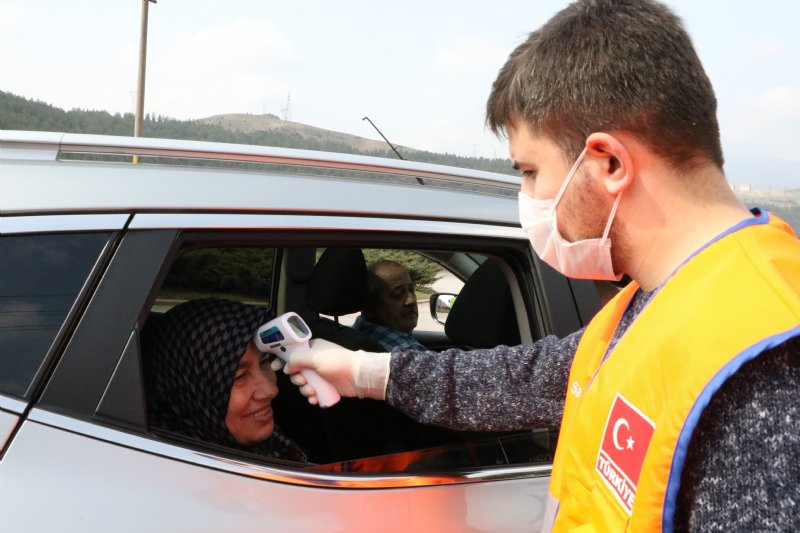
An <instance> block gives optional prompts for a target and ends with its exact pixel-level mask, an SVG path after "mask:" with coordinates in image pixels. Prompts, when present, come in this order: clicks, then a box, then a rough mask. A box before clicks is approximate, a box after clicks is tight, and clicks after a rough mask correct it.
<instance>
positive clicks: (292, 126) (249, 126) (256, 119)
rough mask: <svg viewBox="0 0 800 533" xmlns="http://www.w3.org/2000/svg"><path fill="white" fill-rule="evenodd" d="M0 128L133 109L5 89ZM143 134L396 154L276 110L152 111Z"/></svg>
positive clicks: (117, 123) (112, 120) (104, 130)
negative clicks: (62, 102) (85, 105)
mask: <svg viewBox="0 0 800 533" xmlns="http://www.w3.org/2000/svg"><path fill="white" fill-rule="evenodd" d="M0 129H7V130H33V131H61V132H68V133H92V134H98V135H132V134H133V114H132V113H125V114H119V113H114V114H111V113H109V112H107V111H93V110H88V109H72V110H69V111H65V110H63V109H60V108H58V107H55V106H52V105H50V104H48V103H46V102H41V101H38V100H31V99H28V98H24V97H21V96H17V95H14V94H11V93H8V92H3V91H0ZM142 132H143V136H145V137H154V138H164V139H186V140H197V141H213V142H224V143H237V144H250V145H257V146H277V147H282V148H300V149H305V150H320V151H325V152H338V153H346V154H357V155H369V156H375V157H387V158H390V159H394V158H396V157H397V156H396V155H395V154H394V152H393V151H392V150H391V148H389V147H388V146H387V145H386V144H385V143H382V142H379V141H374V140H371V139H364V138H362V137H357V136H355V135H349V134H345V133H339V132H334V131H329V130H324V129H321V128H315V127H313V126H308V125H305V124H300V123H298V122H291V121H284V120H280V119H279V118H278V117H276V116H274V115H217V116H213V117H208V118H202V119H199V120H177V119H173V118H169V117H163V116H153V115H147V116H146V117H145V121H144V123H143V125H142ZM399 150H400V153H401V154H403V157H404V158H405V159H408V160H411V161H419V162H426V163H438V164H442V165H450V166H454V167H461V168H471V169H476V170H487V171H490V172H500V173H503V174H513V173H514V171H513V170H512V168H511V164H510V163H509V161H508V159H488V158H483V157H477V158H476V157H462V156H458V155H453V154H438V153H433V152H427V151H424V150H416V149H412V148H407V147H400V148H399Z"/></svg>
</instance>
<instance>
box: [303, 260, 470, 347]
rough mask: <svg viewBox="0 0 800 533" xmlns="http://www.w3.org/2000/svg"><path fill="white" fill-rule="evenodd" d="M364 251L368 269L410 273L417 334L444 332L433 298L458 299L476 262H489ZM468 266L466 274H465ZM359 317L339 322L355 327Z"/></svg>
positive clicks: (351, 315) (349, 316)
mask: <svg viewBox="0 0 800 533" xmlns="http://www.w3.org/2000/svg"><path fill="white" fill-rule="evenodd" d="M322 250H323V249H320V250H318V252H317V257H319V256H320V254H321V252H322ZM361 251H362V252H363V254H364V260H365V261H366V263H367V266H368V267H369V266H371V265H374V264H376V263H378V262H381V261H394V262H397V263H399V264H400V265H402V266H403V267H405V269H406V270H408V272H409V275H410V278H411V281H412V283H413V284H414V289H415V295H416V299H417V309H418V312H417V316H418V322H417V325H416V327H415V331H422V332H438V333H443V332H444V324H443V323H442V322H441V321H437V320H435V319H434V318H433V317H432V315H431V311H430V298H431V295H433V294H436V293H447V294H453V295H457V294H458V293H459V291H461V288H462V287H463V286H464V281H463V280H464V279H466V278H467V277H469V274H470V273H471V272H472V270H474V268H476V266H477V263H476V260H477V261H483V260H485V259H486V257H485V256H480V255H476V254H465V253H460V252H438V251H426V252H421V251H416V250H404V249H397V248H363V249H362V250H361ZM470 256H473V257H470ZM454 258H458V260H454ZM470 265H471V268H470ZM465 266H466V271H465V270H463V268H464V267H465ZM451 299H452V298H447V299H445V298H444V297H443V298H442V299H441V301H442V302H444V301H450V300H451ZM441 313H442V311H441V310H440V314H441ZM359 314H360V312H356V313H351V314H347V315H344V316H340V317H339V322H340V323H342V324H344V325H347V326H352V325H353V323H354V322H355V321H356V318H357V317H358V316H359Z"/></svg>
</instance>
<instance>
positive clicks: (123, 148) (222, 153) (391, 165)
mask: <svg viewBox="0 0 800 533" xmlns="http://www.w3.org/2000/svg"><path fill="white" fill-rule="evenodd" d="M62 153H73V154H93V155H132V156H135V155H138V156H153V157H171V158H184V159H187V158H188V159H199V160H214V161H234V162H244V163H268V164H280V165H295V166H304V167H315V168H325V169H342V170H355V171H364V172H378V173H383V174H394V175H398V176H408V177H414V178H433V179H437V180H445V181H454V182H460V183H471V184H475V185H484V186H491V187H500V188H504V189H506V188H507V189H511V188H513V189H518V188H519V185H520V178H519V177H518V176H512V175H507V174H499V173H495V172H485V171H480V170H472V169H466V168H458V167H450V166H444V165H434V164H430V163H418V162H415V161H405V160H397V159H387V158H382V157H371V156H362V155H353V154H340V153H333V152H319V151H313V150H298V149H293V148H276V147H271V146H254V145H246V144H228V143H215V142H206V141H183V140H175V139H153V138H149V137H118V136H112V135H86V134H79V133H55V132H39V131H10V130H0V160H12V159H16V160H19V159H26V160H57V159H59V155H60V154H62Z"/></svg>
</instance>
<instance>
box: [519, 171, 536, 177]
mask: <svg viewBox="0 0 800 533" xmlns="http://www.w3.org/2000/svg"><path fill="white" fill-rule="evenodd" d="M521 174H522V177H523V178H525V179H535V178H536V171H535V170H524V171H522V173H521Z"/></svg>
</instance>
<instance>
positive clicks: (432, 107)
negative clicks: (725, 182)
mask: <svg viewBox="0 0 800 533" xmlns="http://www.w3.org/2000/svg"><path fill="white" fill-rule="evenodd" d="M566 4H567V2H565V1H555V0H539V1H531V0H525V1H523V0H520V1H516V0H502V1H499V2H493V3H489V2H478V1H455V0H440V1H434V2H432V1H427V2H421V1H417V0H406V1H405V2H399V3H398V2H391V3H389V2H382V1H380V0H371V1H367V0H363V1H362V0H339V1H336V2H331V1H329V0H325V1H322V0H307V1H305V2H287V1H285V0H283V1H281V2H274V1H272V2H271V1H245V0H226V1H225V2H219V1H217V2H212V1H209V0H192V1H189V0H159V2H158V4H150V24H149V39H148V69H147V89H146V102H145V109H146V112H150V113H157V114H161V115H166V116H171V117H176V118H201V117H206V116H210V115H214V114H220V113H234V112H236V113H253V114H260V113H264V112H267V113H272V114H275V115H278V116H281V117H283V115H284V108H285V107H286V103H287V99H288V98H289V95H291V96H290V98H291V105H290V116H289V118H290V119H291V120H295V121H298V122H303V123H306V124H311V125H314V126H318V127H322V128H326V129H331V130H336V131H342V132H347V133H352V134H355V135H361V136H364V137H370V138H376V139H378V138H379V137H378V135H377V133H375V132H374V130H372V129H371V128H370V127H369V125H368V124H367V123H366V122H364V121H362V117H364V116H365V115H368V116H369V117H370V118H371V119H372V120H373V121H374V122H375V123H376V124H377V125H378V127H380V128H381V130H382V131H383V132H384V134H385V135H386V136H387V137H388V138H389V139H390V140H391V141H392V142H393V143H395V144H400V145H405V146H411V147H414V148H420V149H427V150H431V151H437V152H450V153H456V154H460V155H467V156H472V155H477V156H487V157H495V156H497V157H505V156H506V155H507V152H506V144H505V142H504V141H503V140H498V139H496V138H495V137H494V136H493V135H492V134H490V133H488V132H487V131H486V130H485V128H484V123H483V111H484V104H485V101H486V97H487V95H488V92H489V88H490V87H491V83H492V81H493V80H494V77H495V75H496V73H497V70H498V69H499V68H500V66H501V65H502V64H503V62H504V60H505V58H506V57H507V55H508V53H509V52H510V51H511V50H512V49H513V48H514V47H515V46H516V45H517V44H519V43H520V42H521V41H522V40H523V39H524V38H525V37H526V35H527V34H528V33H529V32H530V31H531V30H533V29H535V28H537V27H538V26H540V25H541V24H542V23H543V22H544V21H546V20H547V19H548V18H549V17H550V16H552V15H553V14H554V13H555V12H557V11H558V10H559V9H561V8H562V7H564V6H565V5H566ZM667 4H668V5H670V6H671V7H672V8H673V9H674V10H675V12H676V13H677V14H678V15H679V16H681V18H683V19H684V21H685V24H686V26H687V28H688V30H689V33H690V34H691V35H692V37H693V39H694V42H695V46H696V48H697V49H698V53H699V54H700V57H701V59H702V60H703V62H704V64H705V66H706V69H707V71H708V74H709V76H710V78H711V80H712V82H713V84H714V87H715V89H716V91H717V97H718V99H719V117H720V124H721V128H722V132H723V148H724V150H725V155H726V157H727V159H728V161H729V164H728V165H727V166H726V171H727V173H728V176H729V178H730V180H731V181H732V182H734V183H743V182H747V181H751V182H755V183H756V185H760V186H761V187H762V188H785V187H800V149H798V148H797V147H796V146H797V140H798V138H800V59H798V57H800V32H798V31H797V21H798V20H800V2H798V1H796V0H762V1H761V2H757V3H756V2H751V1H746V0H727V1H724V0H702V1H698V0H670V1H668V2H667ZM140 12H141V2H140V1H139V0H112V1H108V0H71V1H69V2H64V1H63V0H58V1H56V0H33V1H32V0H27V1H23V0H0V50H3V54H0V90H4V91H9V92H13V93H15V94H19V95H22V96H26V97H29V98H35V99H39V100H43V101H46V102H48V103H52V104H54V105H56V106H58V107H63V108H67V109H70V108H73V107H79V108H84V109H102V110H108V111H111V112H132V111H133V108H134V98H135V88H136V68H137V59H138V42H139V23H140V18H139V17H140Z"/></svg>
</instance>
